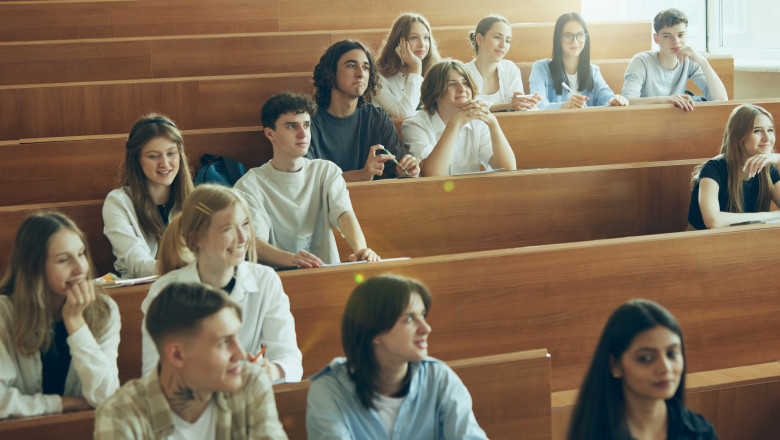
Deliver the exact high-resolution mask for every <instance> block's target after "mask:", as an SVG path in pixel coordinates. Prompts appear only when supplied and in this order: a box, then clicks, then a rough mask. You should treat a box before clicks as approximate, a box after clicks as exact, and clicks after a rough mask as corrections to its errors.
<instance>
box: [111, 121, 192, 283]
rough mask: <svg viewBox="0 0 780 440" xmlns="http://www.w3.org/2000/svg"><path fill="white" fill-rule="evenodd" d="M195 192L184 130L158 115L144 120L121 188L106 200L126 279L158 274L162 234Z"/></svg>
mask: <svg viewBox="0 0 780 440" xmlns="http://www.w3.org/2000/svg"><path fill="white" fill-rule="evenodd" d="M190 191H192V174H191V173H190V168H189V165H188V163H187V156H186V155H185V154H184V144H183V140H182V137H181V132H179V129H178V128H176V125H175V124H174V123H173V121H171V120H170V119H168V118H166V117H165V116H163V115H160V114H156V113H152V114H149V115H146V116H144V117H142V118H140V119H138V121H136V123H135V124H133V128H132V129H131V130H130V135H129V136H128V137H127V141H126V142H125V160H124V163H123V164H122V168H121V175H120V188H118V189H115V190H113V191H111V192H110V193H108V195H107V196H106V200H105V202H104V203H103V224H104V228H103V233H104V234H105V235H106V237H107V238H108V241H110V242H111V248H112V250H113V252H114V256H115V257H116V262H115V263H114V268H115V269H116V270H117V272H119V275H120V276H121V277H122V278H137V277H145V276H149V275H154V273H155V266H156V265H157V260H156V258H157V245H158V242H159V241H160V237H162V234H163V231H164V230H165V227H166V225H167V224H168V221H169V220H170V217H171V215H172V214H173V213H175V212H176V211H178V210H180V209H181V205H182V203H184V199H185V198H186V197H187V195H188V194H189V193H190Z"/></svg>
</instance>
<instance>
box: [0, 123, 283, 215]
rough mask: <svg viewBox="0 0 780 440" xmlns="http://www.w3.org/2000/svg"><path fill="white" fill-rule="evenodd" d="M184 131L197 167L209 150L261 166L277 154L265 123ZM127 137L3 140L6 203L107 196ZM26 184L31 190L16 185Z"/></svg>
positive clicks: (1, 188) (0, 193) (0, 184)
mask: <svg viewBox="0 0 780 440" xmlns="http://www.w3.org/2000/svg"><path fill="white" fill-rule="evenodd" d="M183 136H184V146H185V152H186V154H187V157H188V159H189V164H190V167H191V169H192V170H193V172H195V171H196V170H198V169H199V168H200V166H201V163H200V158H201V157H202V156H203V155H204V154H206V153H211V154H215V155H223V156H227V157H229V158H231V159H235V160H238V161H239V162H242V163H243V164H244V165H245V166H246V167H247V168H251V167H256V166H260V165H262V164H264V163H265V162H267V161H269V160H270V159H271V157H272V155H273V152H272V150H271V145H270V143H269V142H268V140H267V139H266V138H265V136H264V135H263V134H262V132H261V131H260V130H259V128H252V127H248V128H246V129H245V130H240V129H237V128H233V129H231V130H230V131H224V130H213V131H203V130H185V131H184V132H183ZM126 138H127V135H116V136H112V137H103V138H98V139H78V138H77V139H72V140H63V141H57V140H50V141H45V140H43V141H41V142H34V143H23V144H18V143H17V144H11V143H8V144H7V145H2V146H0V154H1V155H2V156H3V157H5V158H6V160H5V161H3V163H2V165H0V175H2V176H3V179H2V181H0V206H12V205H27V204H34V203H56V202H65V201H74V200H81V199H89V200H91V199H102V198H104V197H105V196H106V194H108V192H109V191H110V190H112V189H114V188H116V187H117V185H118V176H119V169H120V167H121V163H122V161H123V160H124V157H125V156H124V155H125V149H124V142H125V139H126ZM87 171H89V172H88V173H87ZM20 187H24V188H25V190H24V191H14V188H20Z"/></svg>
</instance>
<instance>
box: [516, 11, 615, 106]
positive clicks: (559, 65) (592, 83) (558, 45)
mask: <svg viewBox="0 0 780 440" xmlns="http://www.w3.org/2000/svg"><path fill="white" fill-rule="evenodd" d="M528 82H529V88H530V93H538V94H539V95H540V96H541V97H542V101H541V102H540V103H539V104H538V108H539V109H559V108H563V109H567V108H582V107H585V106H586V105H588V104H589V105H591V106H596V107H599V106H605V105H614V106H622V105H628V100H627V99H626V98H624V97H622V96H620V95H615V93H614V92H612V90H611V89H610V88H609V86H608V85H607V83H606V81H604V77H602V76H601V72H600V71H599V68H598V66H596V65H595V64H591V63H590V37H589V36H588V27H587V26H586V25H585V20H583V19H582V17H580V14H578V13H576V12H567V13H565V14H563V15H561V16H560V17H558V21H557V22H556V23H555V31H554V33H553V58H552V60H550V59H546V58H545V59H543V60H539V61H537V62H535V63H534V65H533V68H532V69H531V76H530V78H529V80H528ZM563 83H566V86H564V85H563ZM566 87H568V88H569V89H570V90H572V91H574V92H575V93H572V92H570V91H569V90H567V88H566Z"/></svg>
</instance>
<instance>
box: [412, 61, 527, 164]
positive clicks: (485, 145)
mask: <svg viewBox="0 0 780 440" xmlns="http://www.w3.org/2000/svg"><path fill="white" fill-rule="evenodd" d="M476 91H478V89H477V88H476V86H475V85H474V80H473V79H472V78H471V75H469V73H468V70H467V69H466V66H465V65H464V64H463V63H461V62H460V61H457V60H452V59H449V58H447V59H445V60H442V61H440V62H438V63H436V64H435V65H434V66H433V67H431V70H430V71H429V72H428V76H426V77H425V81H423V85H422V101H423V110H422V111H420V112H418V113H417V114H416V115H414V117H412V118H409V119H407V120H405V121H404V122H403V125H402V126H401V132H402V133H403V138H404V143H405V144H406V145H407V146H408V148H409V153H410V154H412V155H414V156H415V157H417V158H419V159H422V162H421V163H420V169H421V171H420V173H421V174H422V175H423V176H443V175H449V174H460V173H470V172H477V171H479V170H480V165H481V166H484V167H485V169H487V170H491V169H496V168H503V169H507V170H514V169H515V168H516V167H517V165H516V161H515V155H514V152H513V151H512V149H511V148H510V147H509V142H508V141H507V140H506V136H504V132H503V131H501V127H500V126H499V125H498V120H497V119H496V117H495V115H493V113H491V112H490V109H489V108H488V106H487V104H485V103H482V102H480V101H476V100H474V99H473V98H474V94H475V93H476Z"/></svg>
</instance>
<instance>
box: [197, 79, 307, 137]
mask: <svg viewBox="0 0 780 440" xmlns="http://www.w3.org/2000/svg"><path fill="white" fill-rule="evenodd" d="M286 90H289V91H293V92H298V93H311V92H312V85H311V80H310V74H308V73H303V74H291V75H287V76H283V77H280V76H274V75H268V76H260V75H253V76H252V77H247V78H238V79H233V78H226V79H223V80H213V81H211V80H208V81H198V102H197V108H198V125H197V126H198V128H216V127H235V126H248V125H260V109H261V108H262V107H263V104H264V103H265V101H266V100H268V98H270V97H271V96H273V95H275V94H277V93H280V92H283V91H286Z"/></svg>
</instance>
